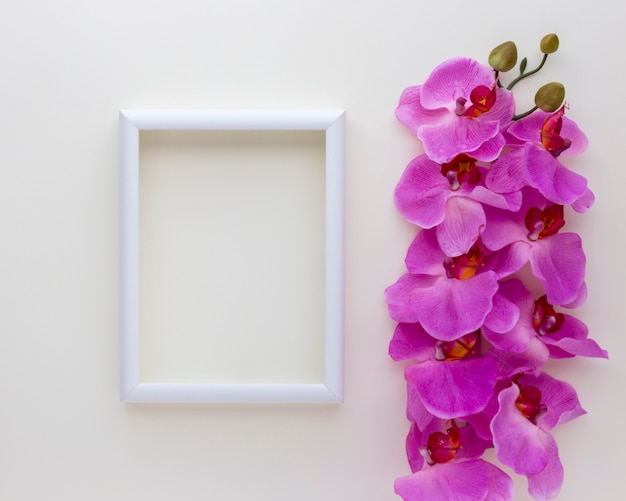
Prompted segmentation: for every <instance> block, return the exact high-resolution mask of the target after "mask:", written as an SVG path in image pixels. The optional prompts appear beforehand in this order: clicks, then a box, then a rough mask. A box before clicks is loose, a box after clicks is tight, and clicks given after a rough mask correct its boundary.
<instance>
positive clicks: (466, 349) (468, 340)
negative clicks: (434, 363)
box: [435, 329, 480, 361]
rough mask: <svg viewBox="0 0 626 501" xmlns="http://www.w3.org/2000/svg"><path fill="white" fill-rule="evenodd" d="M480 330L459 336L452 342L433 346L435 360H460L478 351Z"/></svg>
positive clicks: (440, 342) (441, 342)
mask: <svg viewBox="0 0 626 501" xmlns="http://www.w3.org/2000/svg"><path fill="white" fill-rule="evenodd" d="M479 342H480V329H479V330H476V331H474V332H470V333H469V334H465V335H464V336H461V337H460V338H459V339H455V340H454V341H439V342H437V344H436V346H435V350H436V353H435V359H436V360H442V361H443V360H446V361H449V360H461V359H462V358H465V357H466V356H467V355H470V354H472V355H473V354H475V353H476V352H477V351H478V350H479V349H480V343H479Z"/></svg>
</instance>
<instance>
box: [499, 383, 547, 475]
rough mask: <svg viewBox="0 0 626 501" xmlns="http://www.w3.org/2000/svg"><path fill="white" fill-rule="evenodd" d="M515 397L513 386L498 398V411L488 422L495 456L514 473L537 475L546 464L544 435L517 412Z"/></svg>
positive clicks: (503, 391)
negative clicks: (489, 422)
mask: <svg viewBox="0 0 626 501" xmlns="http://www.w3.org/2000/svg"><path fill="white" fill-rule="evenodd" d="M518 396H519V388H518V387H517V385H514V384H513V385H511V386H510V387H509V388H507V389H505V390H502V391H501V392H500V394H499V395H498V401H499V402H500V409H499V410H498V412H497V413H496V415H495V416H494V418H493V421H492V422H491V432H492V433H493V443H494V446H495V448H496V456H497V457H498V459H499V460H500V461H501V462H502V463H503V464H505V465H507V466H509V467H510V468H512V469H513V470H514V471H515V473H519V474H521V475H529V474H533V473H539V472H541V471H543V469H544V468H545V467H546V465H547V464H548V453H547V451H546V449H545V446H544V440H543V439H544V437H542V435H546V434H547V433H546V432H545V431H544V430H542V429H541V428H539V427H538V426H537V425H534V424H533V423H531V422H530V421H529V420H528V419H527V418H526V417H524V415H523V414H522V413H521V412H520V411H519V410H518V409H517V407H516V405H515V401H516V399H517V397H518Z"/></svg>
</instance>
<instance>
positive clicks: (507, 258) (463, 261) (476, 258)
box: [385, 229, 528, 341]
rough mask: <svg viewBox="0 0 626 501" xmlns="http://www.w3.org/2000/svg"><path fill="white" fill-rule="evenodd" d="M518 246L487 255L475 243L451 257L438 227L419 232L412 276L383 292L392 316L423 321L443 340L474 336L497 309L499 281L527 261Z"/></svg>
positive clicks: (409, 261)
mask: <svg viewBox="0 0 626 501" xmlns="http://www.w3.org/2000/svg"><path fill="white" fill-rule="evenodd" d="M521 245H522V246H525V243H522V244H521ZM517 247H518V243H517V242H515V243H513V244H512V245H510V246H508V247H506V248H503V249H501V250H500V251H499V252H497V253H491V254H487V255H486V254H485V252H484V249H483V247H482V244H481V242H480V241H477V242H476V243H475V244H474V245H473V246H472V248H471V249H470V251H469V252H467V253H466V254H463V255H462V256H457V257H453V258H451V257H448V256H446V255H445V254H444V253H443V251H442V250H441V248H440V247H439V244H438V243H437V238H436V235H435V230H434V229H430V230H422V231H420V232H419V233H418V234H417V236H416V237H415V240H414V241H413V243H412V244H411V246H410V247H409V250H408V252H407V257H406V266H407V270H408V272H409V273H407V274H405V275H403V276H402V277H400V279H399V280H398V281H397V282H396V283H395V284H393V285H391V286H390V287H388V288H387V290H386V291H385V297H386V299H387V303H388V305H389V313H390V315H391V317H392V318H393V319H394V320H396V321H398V322H406V323H415V322H419V323H421V325H422V327H424V329H425V330H426V332H428V333H429V334H430V335H431V336H433V337H435V338H436V339H439V340H441V341H453V340H455V339H457V338H459V337H461V336H463V335H465V334H469V333H471V332H474V331H475V330H477V329H479V328H480V326H481V325H482V323H483V322H484V320H485V317H486V316H487V314H488V313H489V312H490V311H491V310H492V308H493V302H492V300H493V296H494V295H495V293H496V292H497V290H498V280H500V279H502V278H504V277H506V276H508V275H510V274H512V273H514V272H516V271H517V270H519V269H520V268H521V267H522V266H523V265H524V264H525V263H526V261H527V259H528V258H527V255H526V254H524V252H523V249H522V251H520V250H519V249H518V248H517Z"/></svg>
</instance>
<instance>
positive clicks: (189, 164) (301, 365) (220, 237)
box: [120, 110, 345, 403]
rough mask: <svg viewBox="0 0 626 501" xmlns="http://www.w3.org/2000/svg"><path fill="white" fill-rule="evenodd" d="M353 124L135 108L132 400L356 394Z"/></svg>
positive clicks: (292, 115)
mask: <svg viewBox="0 0 626 501" xmlns="http://www.w3.org/2000/svg"><path fill="white" fill-rule="evenodd" d="M344 128H345V113H344V112H343V111H318V110H314V111H306V110H305V111H294V110H287V111H283V110H279V111H275V110H267V111H258V110H256V111H255V110H253V111H241V110H232V111H230V110H226V111H219V110H218V111H214V110H147V111H146V110H122V111H120V193H121V199H120V237H121V239H120V283H121V284H122V286H121V289H120V312H121V316H120V398H121V400H123V401H125V402H144V403H146V402H147V403H149V402H153V403H156V402H161V403H184V402H190V403H202V402H204V403H208V402H210V403H233V402H238V403H305V402H310V403H337V402H341V401H342V400H343V381H344V380H343V377H344V280H345V279H344V276H345V271H344V252H345V251H344V240H345V238H344V234H343V228H344V218H345V216H344V210H345V209H344V207H345V201H344V200H345V195H344V170H345V135H344ZM320 133H321V135H320Z"/></svg>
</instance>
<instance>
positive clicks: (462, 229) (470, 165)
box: [395, 154, 522, 257]
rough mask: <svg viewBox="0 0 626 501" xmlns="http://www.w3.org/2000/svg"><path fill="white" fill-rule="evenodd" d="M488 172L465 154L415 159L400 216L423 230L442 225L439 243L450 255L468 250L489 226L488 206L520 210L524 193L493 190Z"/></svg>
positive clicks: (401, 185)
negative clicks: (444, 160) (487, 182)
mask: <svg viewBox="0 0 626 501" xmlns="http://www.w3.org/2000/svg"><path fill="white" fill-rule="evenodd" d="M485 174H486V170H485V169H483V168H479V167H478V166H477V165H476V161H475V160H474V159H473V158H471V157H469V156H467V155H464V154H462V155H459V156H457V157H455V158H454V159H453V160H452V161H451V162H450V163H447V164H443V165H439V164H437V163H436V162H433V161H432V160H430V159H429V158H428V157H427V156H426V155H420V156H418V157H417V158H414V159H413V160H412V161H411V162H410V163H409V165H408V166H407V168H406V169H405V171H404V174H403V175H402V178H401V179H400V181H399V182H398V185H397V186H396V191H395V200H396V206H397V208H398V211H399V212H400V214H402V215H403V216H404V217H405V219H406V220H407V221H409V222H411V223H414V224H417V225H418V226H421V227H422V228H433V227H436V228H437V229H436V232H437V241H438V242H439V246H440V247H441V249H442V250H443V252H444V253H445V254H446V255H448V256H451V257H452V256H460V255H461V254H465V253H466V252H467V251H469V249H470V248H471V246H472V245H473V244H474V242H475V241H476V238H477V237H478V235H479V234H480V231H481V229H482V227H483V226H484V225H485V211H484V210H483V204H486V205H489V206H492V207H497V208H500V209H506V210H511V211H516V210H518V209H519V208H520V205H521V202H522V196H521V193H520V192H516V193H513V194H508V195H500V194H497V193H493V192H492V191H490V190H488V189H487V188H485V186H484V182H482V183H481V179H484V177H485Z"/></svg>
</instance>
